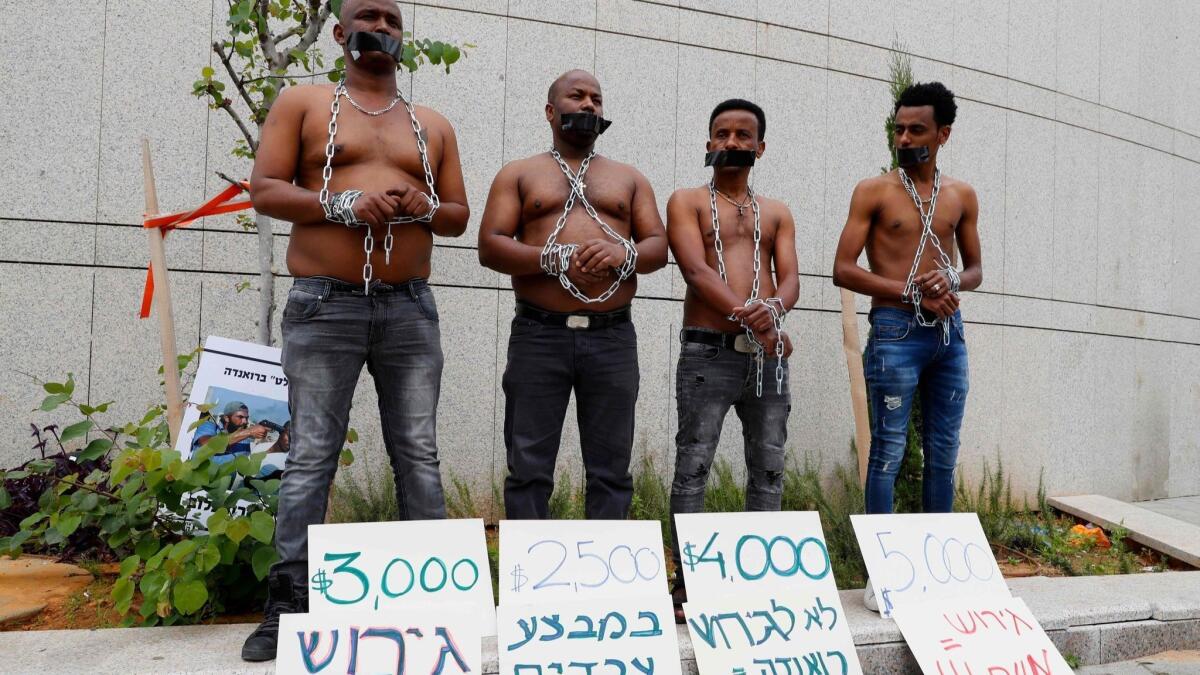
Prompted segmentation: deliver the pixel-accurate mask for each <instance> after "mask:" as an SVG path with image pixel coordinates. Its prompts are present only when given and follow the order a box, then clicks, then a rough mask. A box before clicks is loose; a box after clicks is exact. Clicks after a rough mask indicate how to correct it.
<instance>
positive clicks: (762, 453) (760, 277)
mask: <svg viewBox="0 0 1200 675" xmlns="http://www.w3.org/2000/svg"><path fill="white" fill-rule="evenodd" d="M766 131H767V119H766V114H765V113H764V112H763V110H762V108H760V107H759V106H757V105H755V104H754V103H751V102H750V101H745V100H742V99H729V100H727V101H724V102H722V103H720V104H718V105H717V106H716V108H714V109H713V111H712V114H711V115H710V116H709V129H708V132H709V136H708V143H707V145H706V150H707V151H708V152H707V154H706V155H705V157H704V165H705V166H711V167H712V177H711V178H710V179H709V181H708V182H707V183H706V184H704V185H701V186H699V187H694V188H681V189H679V190H676V191H675V194H673V195H671V199H670V201H668V202H667V236H668V237H669V239H670V242H671V252H672V253H674V254H675V261H676V262H678V263H679V271H680V272H682V273H683V279H684V281H686V282H687V293H686V295H685V296H684V301H683V330H681V331H680V334H679V339H680V343H681V344H680V349H679V363H678V366H677V369H676V388H675V392H676V404H677V406H678V411H679V431H678V433H677V434H676V435H675V477H674V479H673V480H672V483H671V513H672V514H676V513H697V512H700V511H703V510H704V490H705V485H706V484H707V482H708V474H709V470H710V469H711V468H712V462H713V457H714V455H715V454H716V451H717V444H718V442H719V441H720V440H721V427H722V425H723V423H724V421H725V415H726V414H727V413H728V412H729V409H730V408H731V407H732V408H733V409H734V410H735V411H737V416H738V418H739V419H740V420H741V422H742V433H743V436H744V438H745V457H746V510H747V511H778V510H779V507H780V501H781V499H782V497H783V462H784V443H785V442H786V441H787V419H788V414H789V413H790V412H791V391H790V390H789V388H788V365H787V357H788V356H789V355H790V354H791V352H792V343H791V340H790V339H789V338H788V336H787V333H785V332H784V331H783V319H784V315H785V314H786V313H787V312H788V311H789V310H791V309H792V307H793V306H794V305H795V304H796V300H797V299H798V297H799V295H800V279H799V272H798V269H797V263H796V225H795V222H794V221H793V220H792V214H791V211H790V210H789V209H788V207H787V205H786V204H784V203H783V202H781V201H779V200H776V199H770V198H768V197H764V196H763V195H761V194H758V193H757V192H755V190H754V186H753V184H752V183H751V181H750V174H751V168H752V167H753V166H754V164H755V162H756V161H757V160H758V159H759V158H761V157H762V155H763V152H764V151H765V150H766V147H767V146H766V143H765V141H764V139H765V137H766ZM772 269H773V270H774V275H772V273H771V272H772ZM672 527H674V522H672ZM676 541H678V537H676ZM681 553H682V554H684V555H687V553H688V552H681V551H679V550H678V547H676V550H675V551H674V556H675V563H676V565H675V568H676V570H677V572H676V577H675V587H674V589H673V590H672V593H671V594H672V598H673V600H674V602H675V615H676V616H675V618H676V620H677V621H679V622H681V623H682V621H683V615H682V610H681V605H682V603H683V602H684V601H685V600H686V593H685V591H684V585H683V579H684V572H685V571H686V569H687V564H686V561H684V560H682V559H681Z"/></svg>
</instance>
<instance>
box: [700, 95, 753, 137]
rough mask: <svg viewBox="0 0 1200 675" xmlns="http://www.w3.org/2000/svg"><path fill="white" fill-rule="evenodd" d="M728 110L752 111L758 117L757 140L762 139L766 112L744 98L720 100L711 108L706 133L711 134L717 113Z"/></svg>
mask: <svg viewBox="0 0 1200 675" xmlns="http://www.w3.org/2000/svg"><path fill="white" fill-rule="evenodd" d="M730 110H748V111H750V112H752V113H754V116H755V117H756V118H758V140H759V141H762V139H763V138H765V137H766V135H767V114H766V113H765V112H763V109H762V108H760V107H758V106H757V105H756V104H754V103H751V102H750V101H747V100H746V99H744V98H731V99H727V100H724V101H721V102H720V103H718V104H717V107H715V108H713V111H712V114H711V115H709V116H708V135H710V136H711V135H712V126H713V122H716V121H717V115H720V114H721V113H723V112H729V111H730Z"/></svg>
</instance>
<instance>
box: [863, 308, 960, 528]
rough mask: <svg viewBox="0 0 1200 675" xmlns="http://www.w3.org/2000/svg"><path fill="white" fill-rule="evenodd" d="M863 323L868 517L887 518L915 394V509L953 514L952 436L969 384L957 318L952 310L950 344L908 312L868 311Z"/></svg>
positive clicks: (955, 435)
mask: <svg viewBox="0 0 1200 675" xmlns="http://www.w3.org/2000/svg"><path fill="white" fill-rule="evenodd" d="M870 321H871V334H870V338H869V339H868V340H867V354H866V359H865V363H864V365H863V369H864V371H865V374H866V379H867V396H868V397H869V400H870V408H871V455H870V460H869V461H868V463H867V487H866V500H867V504H866V507H867V513H891V512H892V494H893V491H894V489H895V486H896V476H897V474H898V473H899V471H900V460H901V459H903V458H904V448H905V445H906V444H907V440H908V418H909V415H910V413H911V412H912V402H913V395H914V393H916V392H918V391H919V392H920V394H921V420H922V428H921V437H922V439H923V440H924V453H925V472H924V476H923V480H922V492H921V502H922V507H923V509H924V511H925V512H926V513H944V512H949V511H952V510H953V509H954V466H955V464H956V463H957V461H958V432H959V429H960V428H961V427H962V420H963V412H964V411H965V410H966V405H967V390H968V379H969V378H968V371H967V343H966V340H965V336H964V333H963V322H962V315H961V314H960V313H958V312H955V314H954V316H953V317H952V318H951V327H950V340H949V342H950V344H945V339H944V337H945V336H944V333H943V329H942V326H941V325H940V324H939V325H938V326H934V327H926V326H922V325H920V324H919V323H917V320H916V317H915V316H914V315H913V313H912V312H911V311H907V310H902V309H896V308H892V307H877V308H875V309H873V310H871V314H870Z"/></svg>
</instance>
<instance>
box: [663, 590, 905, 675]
mask: <svg viewBox="0 0 1200 675" xmlns="http://www.w3.org/2000/svg"><path fill="white" fill-rule="evenodd" d="M688 594H689V597H690V595H691V589H690V587H689V589H688ZM837 597H838V596H837V591H836V590H834V591H833V595H832V599H833V600H834V601H836V600H837ZM683 610H684V612H685V613H686V614H687V626H688V633H690V634H691V636H692V648H693V649H694V650H695V653H696V667H697V668H698V669H699V671H700V675H732V674H734V673H738V674H739V675H789V674H791V675H797V674H801V675H802V674H803V673H820V674H821V675H825V674H826V673H827V674H828V675H848V674H850V673H855V674H857V673H861V672H862V666H861V665H860V664H859V661H858V652H856V651H855V650H854V637H853V636H852V635H851V634H850V627H849V626H848V625H847V624H846V619H845V616H844V615H843V613H842V608H841V605H840V604H839V603H837V602H830V598H829V596H827V595H824V594H821V593H813V592H811V591H794V590H792V589H791V588H790V587H781V588H779V592H777V593H774V594H771V595H758V594H752V595H750V596H748V597H735V596H730V597H724V598H720V599H712V600H702V601H696V600H689V601H688V602H686V603H684V605H683ZM927 672H928V671H927Z"/></svg>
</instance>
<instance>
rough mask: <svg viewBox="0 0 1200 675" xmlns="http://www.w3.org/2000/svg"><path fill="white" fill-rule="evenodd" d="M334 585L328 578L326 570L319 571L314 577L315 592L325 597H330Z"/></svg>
mask: <svg viewBox="0 0 1200 675" xmlns="http://www.w3.org/2000/svg"><path fill="white" fill-rule="evenodd" d="M332 585H333V580H332V579H330V578H329V577H328V576H326V574H325V570H324V569H319V570H317V573H316V574H314V575H313V578H312V587H313V590H316V591H320V592H321V594H322V595H324V596H325V597H329V587H330V586H332Z"/></svg>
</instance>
